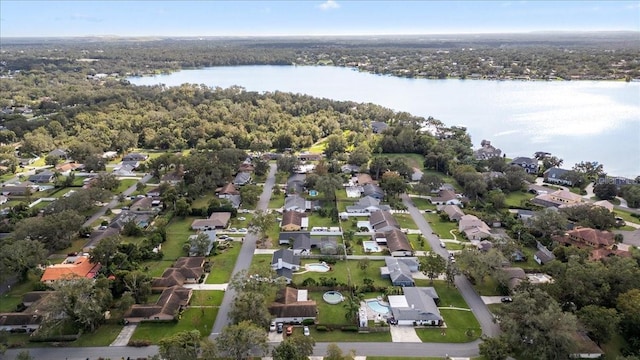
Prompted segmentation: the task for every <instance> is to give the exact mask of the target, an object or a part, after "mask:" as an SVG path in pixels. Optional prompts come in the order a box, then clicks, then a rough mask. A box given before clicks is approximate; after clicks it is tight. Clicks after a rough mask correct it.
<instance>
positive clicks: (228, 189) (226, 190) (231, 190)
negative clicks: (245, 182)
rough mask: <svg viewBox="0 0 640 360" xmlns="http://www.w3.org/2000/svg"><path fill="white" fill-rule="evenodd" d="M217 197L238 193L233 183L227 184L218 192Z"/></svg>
mask: <svg viewBox="0 0 640 360" xmlns="http://www.w3.org/2000/svg"><path fill="white" fill-rule="evenodd" d="M218 194H219V195H240V192H239V191H238V190H237V189H236V187H235V186H234V185H233V183H227V184H226V185H225V186H223V187H221V188H220V190H218Z"/></svg>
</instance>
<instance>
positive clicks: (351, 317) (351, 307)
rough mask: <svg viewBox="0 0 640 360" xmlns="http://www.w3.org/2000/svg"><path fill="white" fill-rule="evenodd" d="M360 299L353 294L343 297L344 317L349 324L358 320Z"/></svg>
mask: <svg viewBox="0 0 640 360" xmlns="http://www.w3.org/2000/svg"><path fill="white" fill-rule="evenodd" d="M361 300H362V299H360V297H359V296H355V295H353V294H349V295H347V296H346V297H345V301H344V305H343V307H344V308H345V314H344V317H345V319H347V321H348V322H349V323H355V321H356V319H357V318H358V311H359V310H360V301H361Z"/></svg>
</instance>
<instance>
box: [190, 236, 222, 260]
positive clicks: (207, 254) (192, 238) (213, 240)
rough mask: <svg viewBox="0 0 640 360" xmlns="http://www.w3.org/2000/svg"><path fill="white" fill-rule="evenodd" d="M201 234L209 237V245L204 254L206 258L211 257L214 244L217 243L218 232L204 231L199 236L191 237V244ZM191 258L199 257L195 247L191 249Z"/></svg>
mask: <svg viewBox="0 0 640 360" xmlns="http://www.w3.org/2000/svg"><path fill="white" fill-rule="evenodd" d="M200 234H204V235H206V236H207V239H208V241H209V243H208V244H207V249H206V250H205V252H204V256H209V254H211V250H213V245H214V243H215V242H216V241H217V239H216V231H215V230H208V231H202V232H200V233H199V234H195V235H189V244H191V241H193V240H195V239H196V238H197V237H198V236H199V235H200ZM189 256H198V249H197V248H196V247H195V246H193V245H191V247H190V248H189Z"/></svg>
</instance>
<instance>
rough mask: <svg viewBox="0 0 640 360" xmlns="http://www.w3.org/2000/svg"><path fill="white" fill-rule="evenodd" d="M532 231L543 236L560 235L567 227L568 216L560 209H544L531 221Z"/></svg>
mask: <svg viewBox="0 0 640 360" xmlns="http://www.w3.org/2000/svg"><path fill="white" fill-rule="evenodd" d="M530 227H531V232H533V233H534V234H537V235H538V236H541V237H543V238H549V237H550V236H551V235H560V234H562V233H563V232H564V231H566V229H567V218H566V217H565V216H564V214H562V213H560V212H558V211H551V210H543V211H540V212H539V213H538V215H537V216H535V217H533V218H532V219H531V222H530Z"/></svg>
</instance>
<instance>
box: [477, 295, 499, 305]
mask: <svg viewBox="0 0 640 360" xmlns="http://www.w3.org/2000/svg"><path fill="white" fill-rule="evenodd" d="M503 297H504V296H481V298H482V301H483V302H484V303H485V304H487V305H489V304H500V303H502V301H500V299H502V298H503Z"/></svg>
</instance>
